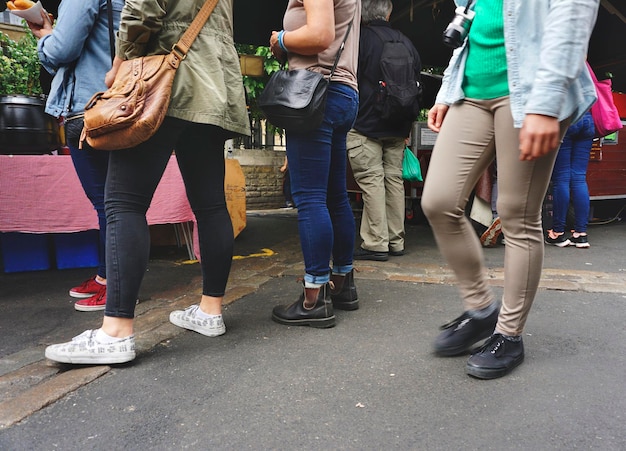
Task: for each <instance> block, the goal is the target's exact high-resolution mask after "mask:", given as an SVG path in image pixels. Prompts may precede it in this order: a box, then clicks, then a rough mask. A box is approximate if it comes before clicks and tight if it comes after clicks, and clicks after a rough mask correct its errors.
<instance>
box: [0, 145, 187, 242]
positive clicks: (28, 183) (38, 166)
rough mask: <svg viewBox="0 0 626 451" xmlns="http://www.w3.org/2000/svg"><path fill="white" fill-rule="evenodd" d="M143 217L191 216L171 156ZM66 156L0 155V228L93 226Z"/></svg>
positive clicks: (173, 219)
mask: <svg viewBox="0 0 626 451" xmlns="http://www.w3.org/2000/svg"><path fill="white" fill-rule="evenodd" d="M147 218H148V223H149V224H150V225H152V224H175V223H181V222H188V221H194V220H195V218H194V215H193V212H192V211H191V207H190V206H189V202H188V201H187V197H186V195H185V187H184V185H183V181H182V178H181V175H180V171H179V169H178V164H177V163H176V157H174V156H172V158H171V159H170V162H169V164H168V166H167V169H166V170H165V174H164V175H163V179H162V180H161V183H160V184H159V186H158V188H157V190H156V193H155V195H154V198H153V200H152V205H151V206H150V209H149V210H148V214H147ZM97 228H98V219H97V215H96V211H95V210H94V208H93V206H92V205H91V202H89V199H87V196H86V195H85V193H84V191H83V189H82V187H81V185H80V181H79V180H78V177H77V176H76V171H75V170H74V166H73V164H72V160H71V157H70V156H67V155H16V156H9V155H0V232H29V233H58V232H80V231H83V230H90V229H97Z"/></svg>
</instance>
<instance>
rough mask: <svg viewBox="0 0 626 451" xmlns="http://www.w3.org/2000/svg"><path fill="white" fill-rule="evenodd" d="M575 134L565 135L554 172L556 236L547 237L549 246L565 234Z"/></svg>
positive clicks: (572, 132)
mask: <svg viewBox="0 0 626 451" xmlns="http://www.w3.org/2000/svg"><path fill="white" fill-rule="evenodd" d="M573 134H574V131H573V130H569V131H568V133H566V134H565V137H564V138H563V142H562V143H561V147H560V148H559V150H558V152H557V155H556V160H555V162H554V169H553V170H552V199H553V200H552V212H553V216H552V230H553V232H554V234H553V235H552V236H548V237H547V239H546V241H548V243H549V244H556V243H557V241H556V239H557V236H560V235H562V234H563V233H564V232H565V221H566V219H567V210H568V209H569V202H570V177H571V173H572V171H571V163H572V161H571V160H572V145H573V138H572V136H573ZM552 240H554V243H552V242H551V241H552ZM560 241H561V240H558V242H560ZM563 241H564V240H563ZM565 245H567V244H565Z"/></svg>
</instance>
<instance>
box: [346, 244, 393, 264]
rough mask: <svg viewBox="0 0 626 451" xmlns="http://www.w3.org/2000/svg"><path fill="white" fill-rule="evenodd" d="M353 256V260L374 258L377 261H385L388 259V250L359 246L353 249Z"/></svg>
mask: <svg viewBox="0 0 626 451" xmlns="http://www.w3.org/2000/svg"><path fill="white" fill-rule="evenodd" d="M353 257H354V259H355V260H374V261H378V262H386V261H387V260H389V252H379V251H369V250H367V249H363V248H362V247H359V248H358V249H357V250H356V251H354V254H353Z"/></svg>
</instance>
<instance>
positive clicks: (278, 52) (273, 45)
mask: <svg viewBox="0 0 626 451" xmlns="http://www.w3.org/2000/svg"><path fill="white" fill-rule="evenodd" d="M270 50H271V51H272V55H274V58H276V59H277V60H278V62H280V63H284V62H285V60H286V59H287V55H286V54H285V52H284V51H283V49H281V48H280V44H279V43H278V31H272V35H271V36H270Z"/></svg>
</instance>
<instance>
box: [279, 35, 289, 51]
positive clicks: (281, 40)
mask: <svg viewBox="0 0 626 451" xmlns="http://www.w3.org/2000/svg"><path fill="white" fill-rule="evenodd" d="M284 36H285V30H280V31H279V32H278V45H279V46H280V48H281V49H282V51H283V52H285V53H289V50H287V47H285V42H284V41H283V39H284Z"/></svg>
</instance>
